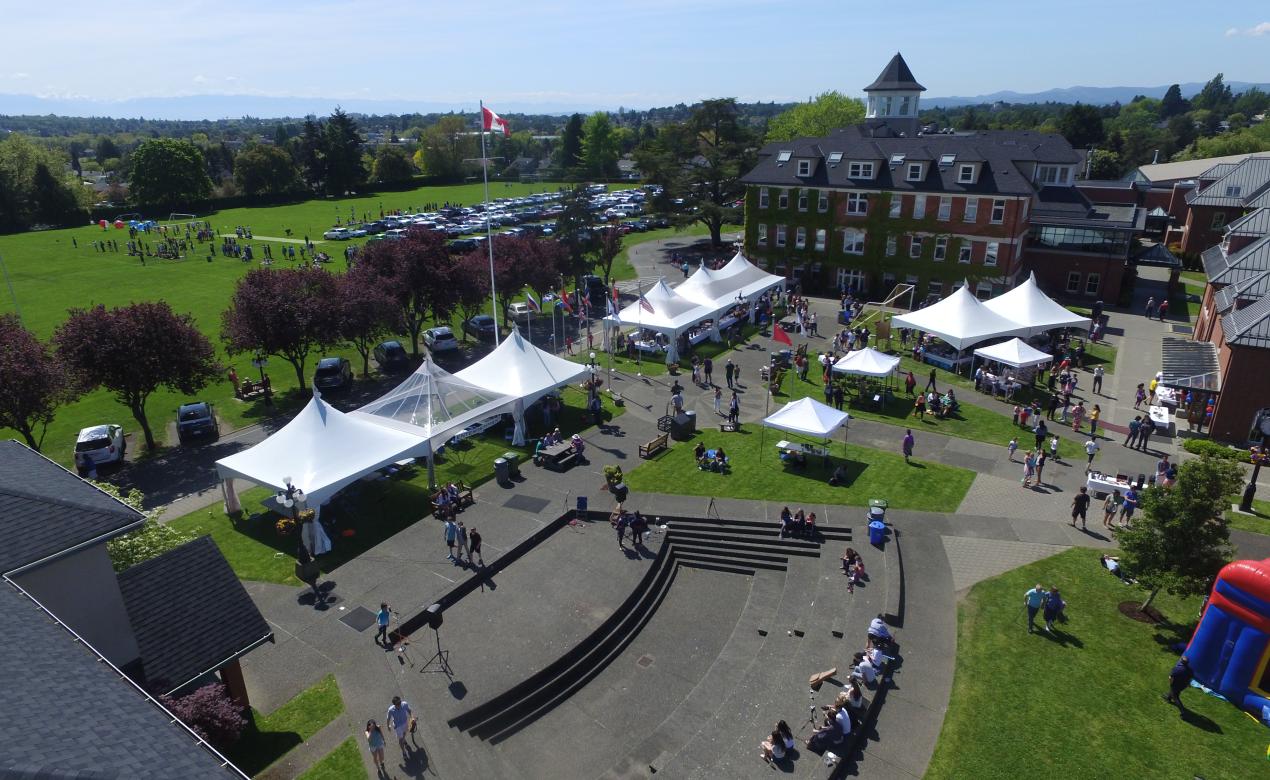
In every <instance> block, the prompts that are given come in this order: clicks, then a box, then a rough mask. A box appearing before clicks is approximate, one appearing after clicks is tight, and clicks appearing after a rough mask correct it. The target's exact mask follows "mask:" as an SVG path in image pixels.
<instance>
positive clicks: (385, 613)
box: [375, 602, 392, 647]
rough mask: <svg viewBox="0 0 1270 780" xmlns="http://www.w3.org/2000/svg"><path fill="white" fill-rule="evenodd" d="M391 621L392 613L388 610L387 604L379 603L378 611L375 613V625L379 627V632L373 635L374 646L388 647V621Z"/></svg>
mask: <svg viewBox="0 0 1270 780" xmlns="http://www.w3.org/2000/svg"><path fill="white" fill-rule="evenodd" d="M391 619H392V611H391V610H389V609H388V603H387V602H381V603H380V605H379V611H378V612H376V613H375V623H376V624H377V625H378V626H379V632H378V633H376V634H375V644H377V645H383V646H384V647H387V646H388V621H389V620H391Z"/></svg>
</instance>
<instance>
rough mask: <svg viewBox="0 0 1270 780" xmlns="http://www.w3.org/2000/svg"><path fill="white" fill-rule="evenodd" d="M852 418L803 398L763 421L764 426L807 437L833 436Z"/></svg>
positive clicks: (813, 400)
mask: <svg viewBox="0 0 1270 780" xmlns="http://www.w3.org/2000/svg"><path fill="white" fill-rule="evenodd" d="M850 417H851V415H849V414H847V413H846V412H843V411H839V410H837V409H835V408H833V407H832V406H826V405H825V404H822V403H820V402H819V401H817V400H816V399H814V398H801V399H799V400H797V401H794V402H792V403H788V404H785V405H784V406H782V407H781V408H780V409H778V410H776V412H775V413H773V414H772V415H771V416H770V417H768V418H766V419H765V420H763V424H764V425H766V426H767V427H769V428H779V429H781V430H783V431H790V432H792V433H801V434H804V435H807V436H831V435H832V434H833V432H834V431H836V430H838V429H839V428H841V427H842V426H843V425H845V424H846V422H847V420H848V419H850Z"/></svg>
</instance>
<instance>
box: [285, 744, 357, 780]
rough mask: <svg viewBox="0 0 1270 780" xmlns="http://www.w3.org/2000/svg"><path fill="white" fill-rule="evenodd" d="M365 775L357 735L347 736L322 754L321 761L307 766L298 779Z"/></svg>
mask: <svg viewBox="0 0 1270 780" xmlns="http://www.w3.org/2000/svg"><path fill="white" fill-rule="evenodd" d="M365 776H366V770H365V768H364V767H363V766H362V754H361V750H360V748H359V747H358V744H357V737H349V738H348V739H346V740H344V741H343V742H341V743H340V745H339V747H337V748H335V749H334V750H332V751H331V752H330V753H327V754H326V755H325V756H323V757H322V760H321V761H318V762H317V763H316V764H314V765H313V766H311V767H309V768H308V769H307V770H306V771H305V772H304V774H302V775H300V777H299V778H298V780H351V778H358V777H365Z"/></svg>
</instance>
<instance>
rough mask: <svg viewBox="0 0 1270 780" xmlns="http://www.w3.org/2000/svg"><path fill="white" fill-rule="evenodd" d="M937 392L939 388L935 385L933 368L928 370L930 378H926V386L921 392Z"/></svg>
mask: <svg viewBox="0 0 1270 780" xmlns="http://www.w3.org/2000/svg"><path fill="white" fill-rule="evenodd" d="M927 391H931V392H935V393H938V392H939V388H938V387H936V386H935V369H933V368H932V369H931V370H930V378H929V379H927V380H926V388H925V389H924V390H922V392H927Z"/></svg>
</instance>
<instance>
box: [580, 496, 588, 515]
mask: <svg viewBox="0 0 1270 780" xmlns="http://www.w3.org/2000/svg"><path fill="white" fill-rule="evenodd" d="M586 508H587V497H586V496H578V514H580V515H582V514H586Z"/></svg>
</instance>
